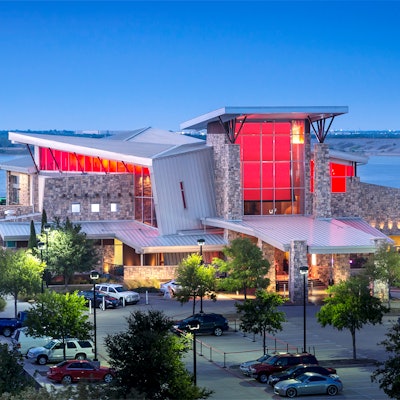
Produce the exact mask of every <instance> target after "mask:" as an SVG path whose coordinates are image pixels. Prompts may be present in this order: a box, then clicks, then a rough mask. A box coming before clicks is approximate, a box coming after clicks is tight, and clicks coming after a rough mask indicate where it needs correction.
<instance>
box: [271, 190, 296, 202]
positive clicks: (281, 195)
mask: <svg viewBox="0 0 400 400" xmlns="http://www.w3.org/2000/svg"><path fill="white" fill-rule="evenodd" d="M291 197H292V196H291V190H290V189H276V190H275V200H278V201H282V200H284V201H291Z"/></svg>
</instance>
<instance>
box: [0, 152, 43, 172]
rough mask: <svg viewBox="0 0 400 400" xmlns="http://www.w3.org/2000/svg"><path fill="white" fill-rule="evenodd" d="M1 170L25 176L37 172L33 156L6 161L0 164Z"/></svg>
mask: <svg viewBox="0 0 400 400" xmlns="http://www.w3.org/2000/svg"><path fill="white" fill-rule="evenodd" d="M0 169H3V170H6V171H13V172H20V173H23V174H32V173H34V172H36V169H35V165H34V164H33V161H32V158H31V156H23V157H16V158H13V159H12V160H9V161H4V162H3V163H1V164H0Z"/></svg>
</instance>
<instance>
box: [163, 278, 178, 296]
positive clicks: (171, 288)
mask: <svg viewBox="0 0 400 400" xmlns="http://www.w3.org/2000/svg"><path fill="white" fill-rule="evenodd" d="M181 289H182V286H181V285H180V284H179V283H178V282H177V281H176V280H175V279H172V280H171V281H168V282H165V283H162V284H161V285H160V292H161V293H162V294H164V295H165V294H166V293H170V294H172V295H173V296H175V294H176V293H178V292H179V291H180V290H181Z"/></svg>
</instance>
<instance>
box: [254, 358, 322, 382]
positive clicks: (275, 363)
mask: <svg viewBox="0 0 400 400" xmlns="http://www.w3.org/2000/svg"><path fill="white" fill-rule="evenodd" d="M299 364H318V361H317V359H316V358H315V356H313V355H312V354H309V353H301V354H277V355H275V356H272V357H270V358H268V360H266V361H264V362H263V363H261V364H257V365H254V366H253V367H251V369H250V372H251V376H252V377H253V378H255V379H257V380H258V381H259V382H261V383H267V382H268V377H269V376H270V375H271V374H273V373H276V372H282V371H285V370H287V369H288V368H290V367H293V366H294V365H299Z"/></svg>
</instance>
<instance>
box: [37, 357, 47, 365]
mask: <svg viewBox="0 0 400 400" xmlns="http://www.w3.org/2000/svg"><path fill="white" fill-rule="evenodd" d="M36 361H37V363H38V364H39V365H46V364H47V357H46V356H39V357H38V358H37V360H36Z"/></svg>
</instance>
